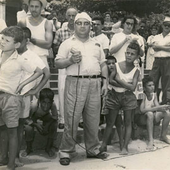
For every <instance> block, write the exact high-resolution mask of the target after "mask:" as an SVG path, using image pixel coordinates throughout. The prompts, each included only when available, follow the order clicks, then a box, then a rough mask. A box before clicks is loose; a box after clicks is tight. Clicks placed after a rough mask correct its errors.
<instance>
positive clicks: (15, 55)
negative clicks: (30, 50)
mask: <svg viewBox="0 0 170 170" xmlns="http://www.w3.org/2000/svg"><path fill="white" fill-rule="evenodd" d="M2 53H3V51H2V50H1V51H0V54H1V55H0V57H1V58H2ZM9 58H10V59H17V58H18V52H17V50H15V51H14V52H13V53H12V55H11V56H10V57H9Z"/></svg>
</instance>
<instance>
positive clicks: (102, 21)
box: [92, 16, 104, 25]
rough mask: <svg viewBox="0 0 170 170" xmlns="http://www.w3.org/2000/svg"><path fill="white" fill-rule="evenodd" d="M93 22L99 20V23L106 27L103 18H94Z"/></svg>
mask: <svg viewBox="0 0 170 170" xmlns="http://www.w3.org/2000/svg"><path fill="white" fill-rule="evenodd" d="M92 20H93V21H94V20H98V21H100V22H101V24H102V25H104V19H103V17H101V16H94V17H93V19H92Z"/></svg>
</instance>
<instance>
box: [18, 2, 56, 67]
mask: <svg viewBox="0 0 170 170" xmlns="http://www.w3.org/2000/svg"><path fill="white" fill-rule="evenodd" d="M46 5H47V2H46V0H29V11H30V13H31V16H30V17H27V18H26V19H23V20H20V21H19V23H18V25H19V26H21V27H28V28H29V29H30V30H31V34H32V37H31V40H30V41H31V44H30V45H29V46H28V48H29V49H30V50H32V51H33V52H35V53H36V54H37V55H39V57H40V58H41V59H42V60H43V62H44V63H45V65H46V67H47V68H49V66H48V62H47V56H48V55H49V53H48V49H50V48H51V44H52V40H53V26H52V23H51V22H50V21H49V20H47V19H46V18H44V17H42V16H41V12H42V11H43V10H44V8H45V7H46Z"/></svg>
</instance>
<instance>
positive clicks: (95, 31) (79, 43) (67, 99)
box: [0, 0, 170, 170]
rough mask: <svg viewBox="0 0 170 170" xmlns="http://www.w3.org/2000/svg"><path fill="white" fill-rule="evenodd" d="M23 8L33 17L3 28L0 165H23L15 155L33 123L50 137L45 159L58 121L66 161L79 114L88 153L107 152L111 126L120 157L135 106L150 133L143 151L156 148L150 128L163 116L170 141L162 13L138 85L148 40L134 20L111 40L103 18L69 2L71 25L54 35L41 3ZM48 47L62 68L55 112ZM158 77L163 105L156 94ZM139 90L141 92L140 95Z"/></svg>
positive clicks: (169, 48)
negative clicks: (148, 63) (146, 67)
mask: <svg viewBox="0 0 170 170" xmlns="http://www.w3.org/2000/svg"><path fill="white" fill-rule="evenodd" d="M24 2H25V1H24ZM28 6H29V8H28V9H29V13H30V14H29V15H26V17H23V18H21V19H18V26H10V27H7V28H5V29H3V30H2V31H1V40H0V136H1V139H0V146H1V152H0V165H7V169H10V170H13V169H15V165H18V166H20V165H22V163H21V162H20V159H19V156H20V147H21V143H22V138H23V131H24V130H25V140H26V144H27V148H26V151H25V156H26V155H28V154H30V153H31V152H32V143H33V141H34V128H36V129H37V131H38V132H39V133H40V134H42V135H48V140H47V144H46V149H45V151H46V152H47V154H48V155H49V156H50V157H52V156H54V155H55V152H54V150H53V148H52V146H53V139H54V136H55V133H56V131H57V126H58V123H59V128H64V132H63V137H62V141H61V145H60V148H59V157H60V164H61V165H69V164H70V161H71V155H72V154H74V153H75V152H76V147H75V146H76V144H77V141H76V135H77V130H78V126H79V123H80V120H81V119H82V121H83V129H84V142H85V151H86V155H87V158H99V159H105V158H107V157H108V154H107V143H108V140H109V137H110V134H111V131H112V128H113V126H114V125H115V126H116V128H117V132H118V136H119V142H120V154H122V155H127V154H128V144H129V141H130V138H131V132H132V122H133V121H134V120H133V117H134V112H135V109H136V108H137V107H140V110H141V114H140V115H139V117H138V119H137V121H136V124H137V125H143V124H144V125H146V126H147V130H148V147H147V149H153V146H154V142H153V135H152V134H153V126H154V123H158V122H160V120H163V121H162V131H161V136H160V139H161V140H162V141H164V142H166V143H168V144H170V140H169V139H168V137H167V128H168V125H169V121H170V111H169V109H170V106H169V99H170V97H169V93H170V92H169V90H170V78H169V76H170V75H169V74H170V72H169V71H168V70H169V62H170V40H169V38H168V37H169V35H170V17H168V16H166V17H165V18H164V20H163V21H162V29H163V32H162V33H161V34H158V35H156V36H154V38H153V40H152V42H151V43H150V44H149V48H152V51H153V56H154V58H155V61H154V63H153V67H152V69H151V71H150V73H149V75H150V76H147V77H145V78H143V88H142V86H141V84H140V80H141V69H140V62H139V61H144V60H145V41H144V38H143V37H142V36H140V35H139V34H138V32H137V26H138V24H139V22H138V21H137V19H136V18H135V17H134V16H132V15H131V16H126V17H125V18H124V19H123V20H122V21H121V22H120V23H118V24H117V26H116V27H115V29H116V30H117V31H116V32H115V33H114V35H113V37H112V38H111V39H109V38H110V37H109V38H108V36H107V33H106V32H105V31H106V30H103V28H104V19H103V18H102V17H101V16H95V17H93V18H91V17H90V16H89V15H88V14H87V13H86V12H81V13H78V10H77V9H76V8H74V7H69V8H68V9H67V11H66V18H67V21H68V22H66V23H64V24H63V25H62V27H61V28H59V29H58V28H57V30H56V32H54V29H53V23H52V22H50V21H49V20H47V19H46V18H44V17H43V16H42V10H43V9H44V8H45V6H46V0H29V1H28ZM53 33H54V36H53ZM51 49H53V50H54V53H55V54H56V56H55V61H54V62H55V67H56V68H58V69H59V78H58V81H59V84H58V85H59V87H58V89H59V115H60V116H59V115H58V113H57V108H56V104H55V102H54V93H53V91H52V90H51V89H50V88H49V83H48V79H49V77H50V71H49V66H48V61H47V57H48V55H49V50H51ZM160 78H161V87H162V92H163V97H162V102H161V105H160V104H159V102H158V98H157V94H156V92H157V86H158V83H159V80H160ZM136 89H138V91H140V92H141V91H142V92H143V91H144V94H143V95H142V96H143V97H142V98H141V97H139V95H138V94H137V93H136ZM139 100H141V105H140V106H138V103H139V102H138V101H139ZM122 113H123V114H122ZM101 114H103V115H104V117H105V119H106V120H105V121H106V128H105V131H104V135H103V141H102V144H101V143H100V141H99V138H98V130H99V124H100V116H101ZM59 118H60V120H58V119H59ZM38 120H41V122H42V123H39V121H38Z"/></svg>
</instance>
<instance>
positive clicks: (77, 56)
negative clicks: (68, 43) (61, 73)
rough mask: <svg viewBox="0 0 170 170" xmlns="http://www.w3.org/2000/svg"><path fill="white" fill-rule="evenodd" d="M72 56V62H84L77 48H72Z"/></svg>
mask: <svg viewBox="0 0 170 170" xmlns="http://www.w3.org/2000/svg"><path fill="white" fill-rule="evenodd" d="M70 52H71V53H72V56H71V57H70V61H71V62H72V63H73V64H75V63H79V62H80V61H81V60H82V55H81V52H80V51H78V50H76V49H75V48H72V49H71V51H70Z"/></svg>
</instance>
